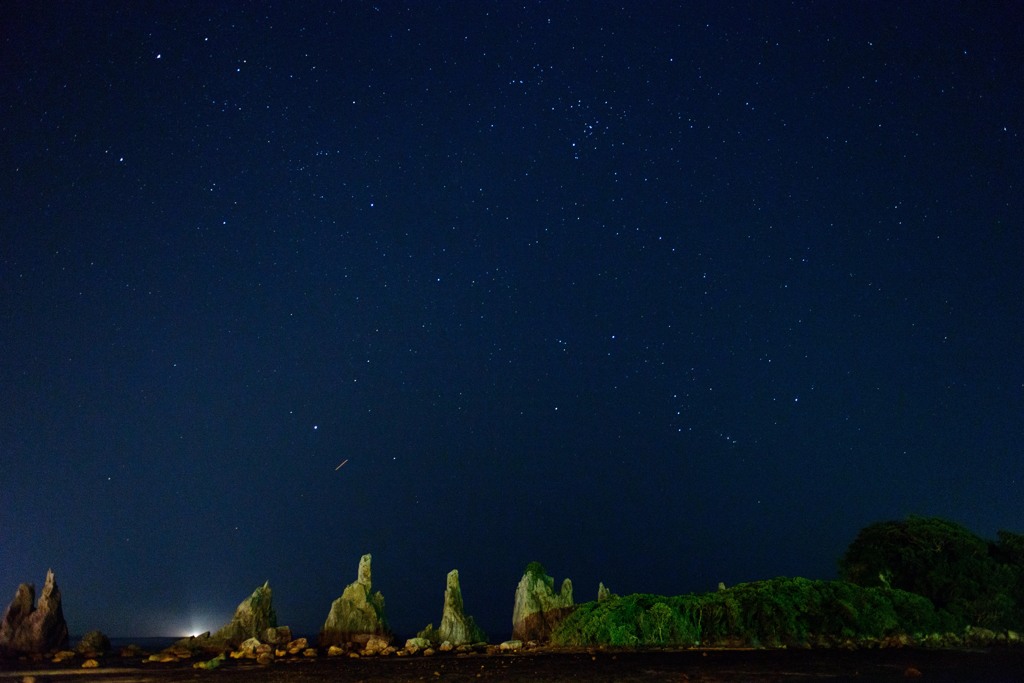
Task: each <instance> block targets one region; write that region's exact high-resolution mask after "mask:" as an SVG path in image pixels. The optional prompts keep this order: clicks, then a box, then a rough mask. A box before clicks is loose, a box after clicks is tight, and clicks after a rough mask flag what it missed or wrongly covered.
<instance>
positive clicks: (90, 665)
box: [82, 659, 100, 669]
mask: <svg viewBox="0 0 1024 683" xmlns="http://www.w3.org/2000/svg"><path fill="white" fill-rule="evenodd" d="M99 665H100V663H99V662H97V661H96V660H95V659H87V660H85V661H84V662H82V668H83V669H96V668H99Z"/></svg>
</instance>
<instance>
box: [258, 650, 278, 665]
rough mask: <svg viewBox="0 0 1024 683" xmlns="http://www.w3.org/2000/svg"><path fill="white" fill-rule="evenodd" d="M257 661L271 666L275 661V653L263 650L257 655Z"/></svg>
mask: <svg viewBox="0 0 1024 683" xmlns="http://www.w3.org/2000/svg"><path fill="white" fill-rule="evenodd" d="M256 663H257V664H259V665H260V666H270V665H271V664H273V663H274V653H273V652H261V653H259V654H258V655H256Z"/></svg>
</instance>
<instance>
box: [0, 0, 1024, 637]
mask: <svg viewBox="0 0 1024 683" xmlns="http://www.w3.org/2000/svg"><path fill="white" fill-rule="evenodd" d="M621 4H623V5H625V7H624V8H623V7H619V6H617V5H612V4H609V3H568V2H532V1H531V2H526V3H523V2H519V3H512V2H504V1H501V2H475V1H474V2H462V1H458V2H455V1H452V2H443V3H429V4H428V3H419V2H390V1H388V0H380V1H378V2H375V3H374V2H329V3H301V2H296V3H292V2H283V3H265V4H264V3H241V2H237V3H228V2H225V3H198V2H196V3H165V2H125V3H118V2H106V1H104V2H84V1H83V2H74V3H70V2H65V3H41V2H34V1H28V0H26V1H24V2H7V3H4V4H3V6H2V8H0V169H2V176H0V177H2V182H0V207H2V211H0V216H2V218H0V221H2V223H0V465H2V470H0V602H2V603H3V604H4V605H6V603H7V602H8V601H9V600H10V598H11V597H13V595H14V591H15V589H16V587H17V585H18V584H19V583H21V582H33V583H35V584H36V585H37V587H41V585H42V582H43V579H44V577H45V573H46V570H47V568H49V567H52V568H53V569H54V571H55V572H56V576H57V581H58V583H59V585H60V587H61V589H62V593H63V597H64V610H65V614H66V616H67V618H68V621H69V625H70V628H71V631H72V633H81V632H84V631H86V630H89V629H93V628H99V629H101V630H103V631H104V632H106V633H108V634H109V635H114V636H144V635H178V634H186V633H189V632H192V631H200V630H205V629H209V628H216V627H217V626H220V625H221V624H223V623H225V622H227V621H228V620H229V618H230V616H231V613H232V611H233V609H234V607H235V606H236V605H237V604H238V603H239V602H240V601H241V600H242V599H243V598H245V597H246V596H247V595H249V593H250V592H251V591H252V590H253V589H254V588H255V587H256V586H258V585H261V584H262V583H263V582H264V581H265V580H268V579H269V581H270V585H271V587H272V588H273V590H274V604H275V607H276V608H277V612H278V615H279V620H280V622H281V623H283V624H288V625H290V626H292V628H293V629H294V630H296V631H298V632H299V633H310V634H315V633H316V632H317V630H318V629H319V628H320V626H322V624H323V621H324V619H325V618H326V616H327V612H328V609H329V607H330V604H331V601H332V600H333V599H334V598H336V597H338V596H339V595H340V594H341V592H342V589H343V588H344V586H345V585H346V584H347V583H349V582H351V581H353V580H354V579H355V577H356V568H357V564H358V561H359V557H360V555H362V554H363V553H368V552H369V553H372V554H373V579H374V585H375V588H376V589H380V590H381V591H382V592H383V594H384V596H385V599H386V601H387V611H388V615H389V617H390V619H391V622H392V625H393V627H394V628H395V629H396V630H397V631H398V632H399V633H401V634H405V635H412V633H413V632H415V631H416V630H418V629H420V628H422V627H423V626H425V625H426V624H427V623H428V622H433V623H435V624H437V623H438V622H439V619H440V616H441V607H442V602H443V600H442V599H443V591H444V586H445V574H446V573H447V572H448V571H449V570H450V569H453V568H458V569H459V570H460V576H461V579H462V588H463V594H464V597H465V601H466V609H467V611H468V612H469V613H470V614H473V615H475V616H476V618H477V620H478V622H479V623H480V624H481V626H483V628H484V629H485V630H486V631H487V632H488V634H489V635H490V636H491V639H492V640H499V639H502V638H504V637H507V636H508V633H509V632H510V631H511V615H512V599H513V594H514V591H515V587H516V583H517V582H518V580H519V577H520V576H521V574H522V571H523V569H524V567H525V566H526V564H527V563H528V562H530V561H533V560H537V561H540V562H541V563H542V564H544V566H545V567H546V568H547V570H548V572H549V573H550V574H552V575H553V576H554V577H555V580H556V582H561V580H562V578H563V577H565V576H569V577H570V578H572V579H573V582H574V584H575V588H576V600H577V601H578V602H582V601H586V600H591V599H594V598H595V597H596V592H597V584H598V581H603V582H604V583H605V584H606V585H608V586H609V587H610V588H611V589H612V590H613V591H615V592H617V593H620V594H621V593H631V592H653V593H666V594H680V593H688V592H702V591H707V590H714V589H715V587H716V586H717V584H718V582H719V581H723V582H725V583H727V584H730V585H731V584H734V583H738V582H741V581H748V580H756V579H762V578H771V577H774V576H779V575H800V576H806V577H809V578H832V577H834V576H835V575H836V561H837V559H838V558H839V557H840V556H841V554H842V553H843V551H844V550H845V548H846V546H847V545H848V544H849V543H850V541H851V540H852V539H853V537H854V536H855V535H856V533H857V531H858V530H859V529H861V528H862V527H864V526H865V525H867V524H869V523H871V522H874V521H879V520H883V519H895V518H903V517H905V516H907V515H909V514H920V515H938V516H943V517H947V518H950V519H953V520H955V521H957V522H959V523H962V524H964V525H966V526H967V527H969V528H970V529H972V530H973V531H975V532H976V533H979V534H981V535H983V536H986V537H994V535H995V532H996V531H997V530H998V529H1009V530H1015V531H1017V532H1024V507H1022V506H1021V504H1020V501H1021V499H1022V495H1021V489H1022V484H1024V450H1022V441H1024V353H1022V352H1021V349H1022V348H1024V296H1022V282H1024V277H1022V276H1024V227H1022V218H1024V198H1022V194H1024V145H1022V142H1024V139H1022V131H1024V120H1022V119H1024V114H1022V112H1024V106H1022V101H1021V93H1022V92H1024V69H1022V68H1021V57H1022V55H1024V37H1022V33H1021V30H1020V21H1021V14H1020V7H1019V6H1018V4H1017V3H1012V2H1008V3H996V2H992V3H975V2H963V3H954V2H913V3H905V4H902V5H900V4H897V3H891V2H870V3H839V2H819V3H779V2H775V3H760V2H758V3H748V4H740V5H738V6H731V7H730V6H728V5H727V4H726V3H721V2H718V1H717V0H715V1H711V2H702V3H668V2H664V3H639V2H625V3H621ZM212 5H217V6H216V7H214V6H212ZM346 459H347V460H348V462H347V463H346V464H345V465H344V466H342V467H341V468H340V469H336V467H337V466H338V464H339V463H341V462H342V461H344V460H346ZM0 608H2V605H0Z"/></svg>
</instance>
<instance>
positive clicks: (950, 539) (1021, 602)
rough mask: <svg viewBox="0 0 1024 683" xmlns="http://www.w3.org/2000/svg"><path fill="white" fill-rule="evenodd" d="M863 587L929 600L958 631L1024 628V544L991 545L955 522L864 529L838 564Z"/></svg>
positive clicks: (1009, 540) (1003, 539)
mask: <svg viewBox="0 0 1024 683" xmlns="http://www.w3.org/2000/svg"><path fill="white" fill-rule="evenodd" d="M839 570H840V576H841V577H842V578H844V579H846V580H848V581H852V582H853V583H856V584H859V585H861V586H891V587H893V588H900V589H902V590H905V591H910V592H912V593H917V594H919V595H923V596H925V597H926V598H928V599H929V600H931V601H932V603H933V604H934V605H935V607H936V608H937V609H939V610H942V611H944V612H947V613H949V615H950V616H951V617H952V618H953V620H954V622H955V624H956V626H957V627H959V628H963V627H965V626H980V627H983V628H989V629H1014V630H1019V629H1021V627H1022V626H1024V536H1020V535H1018V534H1013V533H1010V532H1008V531H1000V532H999V540H998V541H986V540H985V539H983V538H981V537H979V536H977V535H975V534H973V533H971V532H970V531H969V530H967V529H965V528H964V527H962V526H960V525H959V524H955V523H953V522H950V521H948V520H944V519H939V518H935V517H909V518H908V519H906V520H901V521H889V522H879V523H877V524H872V525H870V526H868V527H865V528H864V529H863V530H861V532H860V533H859V534H858V535H857V538H856V539H854V541H853V543H851V544H850V547H849V548H848V549H847V551H846V554H845V555H844V556H843V558H842V559H841V560H840V562H839Z"/></svg>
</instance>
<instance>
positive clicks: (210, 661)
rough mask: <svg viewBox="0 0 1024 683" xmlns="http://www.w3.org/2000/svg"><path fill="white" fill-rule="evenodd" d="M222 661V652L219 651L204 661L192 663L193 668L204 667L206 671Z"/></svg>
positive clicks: (214, 667) (217, 665)
mask: <svg viewBox="0 0 1024 683" xmlns="http://www.w3.org/2000/svg"><path fill="white" fill-rule="evenodd" d="M223 663H224V654H223V653H221V654H219V655H217V656H216V657H214V658H213V659H208V660H206V661H205V662H196V663H195V664H193V665H192V668H193V669H205V670H206V671H213V670H214V669H216V668H217V667H219V666H220V665H221V664H223Z"/></svg>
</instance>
